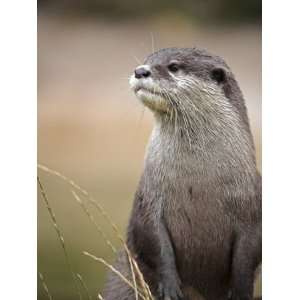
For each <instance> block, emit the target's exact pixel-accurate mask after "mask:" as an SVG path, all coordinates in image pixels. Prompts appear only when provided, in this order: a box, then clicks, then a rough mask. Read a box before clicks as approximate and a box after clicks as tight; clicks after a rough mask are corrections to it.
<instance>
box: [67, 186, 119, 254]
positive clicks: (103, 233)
mask: <svg viewBox="0 0 300 300" xmlns="http://www.w3.org/2000/svg"><path fill="white" fill-rule="evenodd" d="M71 192H72V194H73V196H74V198H75V199H76V201H77V202H78V203H79V204H80V206H81V208H82V209H83V210H84V212H85V213H86V215H87V216H88V218H89V219H90V221H91V222H92V223H93V224H94V225H95V227H96V229H97V231H98V232H99V233H100V234H101V235H102V237H103V239H104V241H105V243H106V244H107V245H108V247H109V248H110V249H111V250H112V251H113V252H114V253H117V250H116V248H115V247H114V245H113V244H112V243H111V241H110V240H109V239H108V237H107V236H106V234H105V232H104V231H103V230H102V229H101V227H100V226H99V225H98V224H97V222H96V221H95V219H94V217H93V215H92V214H91V213H90V211H89V209H88V208H87V206H86V205H85V204H84V203H83V201H82V200H81V198H80V197H79V196H78V194H77V193H76V192H75V191H74V190H71Z"/></svg>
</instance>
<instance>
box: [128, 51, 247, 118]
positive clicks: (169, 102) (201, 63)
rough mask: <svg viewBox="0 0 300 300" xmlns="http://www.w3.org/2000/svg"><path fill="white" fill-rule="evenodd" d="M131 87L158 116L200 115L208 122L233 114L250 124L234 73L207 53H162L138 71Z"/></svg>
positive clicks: (221, 60)
mask: <svg viewBox="0 0 300 300" xmlns="http://www.w3.org/2000/svg"><path fill="white" fill-rule="evenodd" d="M130 86H131V88H132V89H133V91H134V92H135V94H136V96H137V98H138V99H140V100H141V101H142V103H143V104H144V105H146V106H147V107H148V108H150V109H151V110H152V111H154V112H155V113H156V114H158V115H170V114H172V113H173V112H174V111H176V113H179V114H182V115H186V118H191V117H192V116H194V117H195V118H197V117H199V115H200V116H201V117H202V118H204V119H205V118H208V117H209V115H214V116H215V117H222V115H224V114H227V113H228V112H229V111H230V112H231V113H233V114H235V117H238V118H239V119H240V120H242V121H245V122H246V123H248V120H247V113H246V110H245V106H244V101H243V97H242V94H241V92H240V89H239V87H238V85H237V82H236V80H235V79H234V76H233V74H232V72H231V71H230V69H229V67H228V66H227V64H226V63H225V62H224V60H223V59H222V58H220V57H218V56H215V55H212V54H209V53H208V52H207V51H205V50H199V49H196V48H166V49H161V50H159V51H157V52H155V53H153V54H151V55H149V56H148V57H147V58H146V60H145V61H144V63H143V65H141V66H138V67H137V68H136V69H135V71H134V74H133V75H132V76H131V78H130ZM195 118H193V119H195ZM198 119H199V118H198Z"/></svg>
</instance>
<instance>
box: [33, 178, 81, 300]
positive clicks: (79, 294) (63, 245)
mask: <svg viewBox="0 0 300 300" xmlns="http://www.w3.org/2000/svg"><path fill="white" fill-rule="evenodd" d="M37 180H38V184H39V187H40V190H41V194H42V197H43V199H44V202H45V204H46V207H47V210H48V212H49V215H50V217H51V220H52V224H53V226H54V229H55V231H56V233H57V236H58V239H59V241H60V244H61V247H62V249H63V252H64V255H65V260H66V263H67V266H68V268H69V271H70V273H71V276H72V278H73V282H74V285H75V288H76V290H77V292H78V296H79V299H80V300H81V299H82V297H81V293H80V290H79V287H78V285H77V283H76V276H75V273H74V272H73V269H72V266H71V263H70V259H69V255H68V252H67V248H66V245H65V240H64V238H63V235H62V233H61V230H60V228H59V226H58V223H57V220H56V217H55V214H54V211H53V210H52V208H51V206H50V203H49V200H48V196H47V194H46V192H45V190H44V188H43V185H42V183H41V181H40V179H39V177H38V178H37Z"/></svg>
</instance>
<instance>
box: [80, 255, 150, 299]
mask: <svg viewBox="0 0 300 300" xmlns="http://www.w3.org/2000/svg"><path fill="white" fill-rule="evenodd" d="M83 254H84V255H86V256H89V257H90V258H92V259H93V260H95V261H97V262H100V263H102V264H103V265H104V266H106V267H107V268H108V269H110V270H111V271H112V272H113V273H115V274H116V275H117V276H119V277H120V278H121V279H122V280H123V281H124V282H125V283H126V284H127V285H128V286H129V287H131V288H132V289H133V290H135V287H134V285H133V284H132V283H131V282H130V281H129V280H128V279H127V278H126V277H125V276H124V275H123V274H122V273H121V272H120V271H118V270H117V269H116V268H115V267H114V266H112V265H111V264H109V263H108V262H107V261H105V260H104V259H103V258H101V257H97V256H95V255H93V254H90V253H89V252H87V251H84V252H83ZM137 293H138V295H139V296H140V297H141V298H142V299H144V300H146V298H145V296H144V295H143V294H142V293H141V292H140V291H139V290H137Z"/></svg>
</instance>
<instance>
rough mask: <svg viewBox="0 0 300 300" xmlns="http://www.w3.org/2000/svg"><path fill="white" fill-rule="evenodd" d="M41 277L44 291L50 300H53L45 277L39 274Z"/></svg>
mask: <svg viewBox="0 0 300 300" xmlns="http://www.w3.org/2000/svg"><path fill="white" fill-rule="evenodd" d="M39 277H40V280H41V282H42V285H43V288H44V290H45V292H46V294H47V296H48V298H49V300H52V296H51V294H50V292H49V289H48V286H47V284H46V281H45V279H44V276H43V274H42V273H41V272H39Z"/></svg>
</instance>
